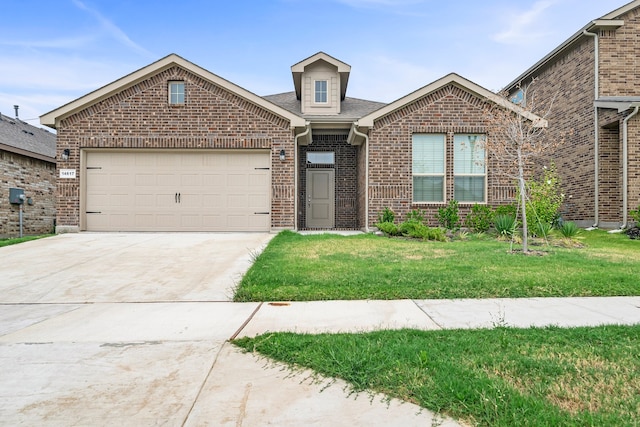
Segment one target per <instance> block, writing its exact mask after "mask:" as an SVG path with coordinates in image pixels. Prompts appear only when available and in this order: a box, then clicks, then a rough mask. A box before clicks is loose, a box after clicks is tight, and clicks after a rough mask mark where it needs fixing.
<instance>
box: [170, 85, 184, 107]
mask: <svg viewBox="0 0 640 427" xmlns="http://www.w3.org/2000/svg"><path fill="white" fill-rule="evenodd" d="M169 103H170V104H172V105H177V104H184V82H169Z"/></svg>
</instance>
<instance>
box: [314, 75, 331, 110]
mask: <svg viewBox="0 0 640 427" xmlns="http://www.w3.org/2000/svg"><path fill="white" fill-rule="evenodd" d="M315 86H316V88H315V94H316V95H315V103H316V104H326V103H327V102H328V88H329V82H328V81H327V80H316V82H315Z"/></svg>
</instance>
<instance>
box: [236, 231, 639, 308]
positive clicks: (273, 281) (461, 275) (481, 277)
mask: <svg viewBox="0 0 640 427" xmlns="http://www.w3.org/2000/svg"><path fill="white" fill-rule="evenodd" d="M576 240H577V241H579V242H580V243H581V244H582V245H583V246H584V247H582V248H565V247H547V246H539V247H533V248H532V249H536V250H537V251H541V252H543V253H545V254H546V255H544V256H523V255H522V254H517V253H512V252H511V251H510V244H509V242H504V241H498V240H496V239H495V238H490V237H486V236H485V237H474V236H470V238H469V239H467V240H464V241H460V240H457V241H453V242H431V241H429V242H423V241H417V240H404V239H389V238H385V237H379V236H375V235H371V234H363V235H357V236H338V235H330V234H322V235H308V236H303V235H300V234H297V233H292V232H287V231H285V232H282V233H280V234H279V235H278V236H276V237H275V238H273V239H272V241H271V242H270V244H269V245H268V247H267V248H266V249H265V250H264V252H263V253H262V254H260V255H259V256H258V257H257V259H256V262H255V263H254V265H253V266H252V267H251V268H250V269H249V271H248V272H247V274H246V275H245V277H244V278H243V279H242V282H241V283H240V285H239V286H238V289H237V292H236V295H235V298H234V299H235V301H311V300H339V299H346V300H348V299H405V298H410V299H431V298H494V297H496V298H497V297H514V298H515V297H559V296H613V295H640V280H638V277H640V241H637V240H631V239H629V238H628V237H627V236H626V235H624V234H608V233H606V232H604V231H599V230H596V231H591V232H586V231H583V232H582V233H581V234H580V235H579V236H578V238H577V239H576Z"/></svg>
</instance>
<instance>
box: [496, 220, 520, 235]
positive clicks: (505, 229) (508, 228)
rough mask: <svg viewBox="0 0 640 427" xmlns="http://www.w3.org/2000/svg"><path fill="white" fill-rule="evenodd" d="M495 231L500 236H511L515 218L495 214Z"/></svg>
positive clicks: (514, 228)
mask: <svg viewBox="0 0 640 427" xmlns="http://www.w3.org/2000/svg"><path fill="white" fill-rule="evenodd" d="M493 222H494V225H495V227H496V231H497V232H498V234H499V235H501V236H513V234H514V233H515V231H516V224H517V222H516V218H515V217H514V216H511V215H497V216H496V217H495V219H494V221H493Z"/></svg>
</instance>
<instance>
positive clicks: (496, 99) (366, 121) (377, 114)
mask: <svg viewBox="0 0 640 427" xmlns="http://www.w3.org/2000/svg"><path fill="white" fill-rule="evenodd" d="M449 84H454V85H456V86H458V87H460V88H462V89H464V90H467V91H469V92H472V93H474V94H476V95H477V96H479V97H480V98H484V99H488V100H489V101H491V102H493V103H495V104H497V105H500V106H501V107H504V108H506V109H508V110H511V111H513V112H515V113H517V114H520V115H522V116H523V117H525V118H527V119H528V120H531V121H532V122H534V123H535V124H536V126H539V127H546V126H547V121H546V120H544V119H543V118H541V117H539V116H537V115H535V114H533V113H531V112H529V111H527V110H525V109H523V108H522V107H520V106H518V105H516V104H514V103H512V102H510V101H509V100H507V99H505V98H503V97H501V96H498V95H496V94H495V93H493V92H491V91H490V90H488V89H485V88H483V87H482V86H479V85H477V84H475V83H473V82H472V81H470V80H467V79H465V78H464V77H462V76H460V75H458V74H455V73H451V74H448V75H446V76H444V77H442V78H441V79H439V80H436V81H435V82H433V83H430V84H428V85H426V86H424V87H422V88H420V89H418V90H416V91H415V92H412V93H410V94H409V95H406V96H404V97H402V98H400V99H398V100H397V101H394V102H392V103H390V104H387V105H386V106H384V107H382V108H380V109H379V110H376V111H374V112H372V113H371V114H368V115H366V116H364V117H362V118H361V119H359V120H358V122H357V126H358V127H359V128H372V127H373V124H374V122H375V120H377V119H379V118H381V117H384V116H386V115H388V114H391V113H393V112H394V111H397V110H399V109H401V108H404V107H405V106H407V105H409V104H411V103H412V102H415V101H417V100H418V99H420V98H422V97H424V96H426V95H428V94H430V93H432V92H435V91H436V90H438V89H440V88H442V87H444V86H446V85H449Z"/></svg>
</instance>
